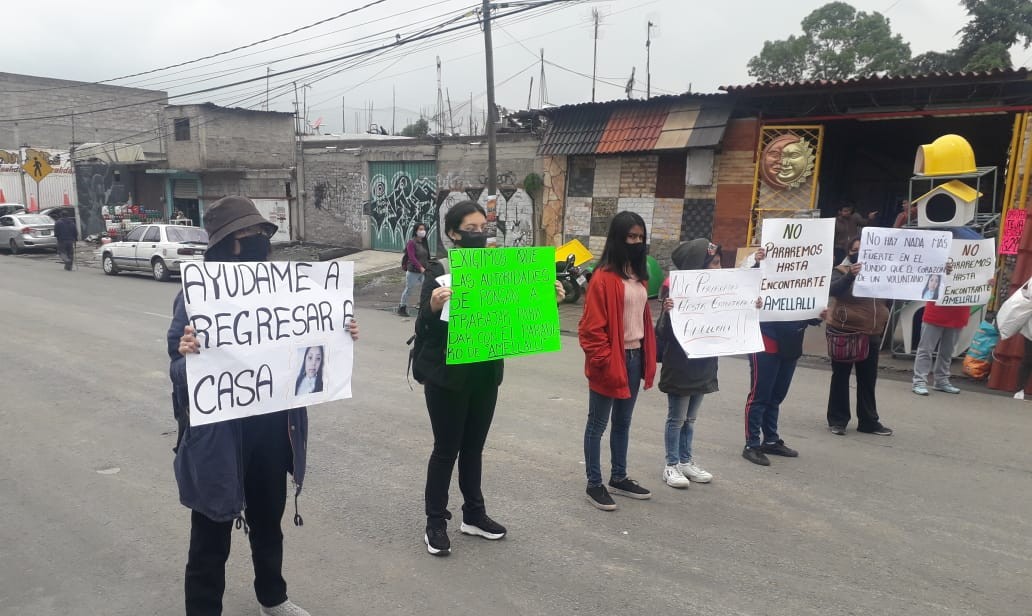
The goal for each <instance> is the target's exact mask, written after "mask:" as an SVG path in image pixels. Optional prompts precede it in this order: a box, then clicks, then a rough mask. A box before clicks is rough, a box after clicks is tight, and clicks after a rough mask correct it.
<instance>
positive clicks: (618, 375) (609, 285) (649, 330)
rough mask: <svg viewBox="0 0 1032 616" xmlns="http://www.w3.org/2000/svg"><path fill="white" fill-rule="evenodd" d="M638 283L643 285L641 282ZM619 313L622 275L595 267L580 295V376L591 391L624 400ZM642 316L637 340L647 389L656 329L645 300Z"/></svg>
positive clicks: (624, 368) (626, 391) (626, 386)
mask: <svg viewBox="0 0 1032 616" xmlns="http://www.w3.org/2000/svg"><path fill="white" fill-rule="evenodd" d="M641 284H642V285H645V282H642V283H641ZM623 317H624V279H623V278H621V277H620V276H619V275H618V274H616V273H614V272H611V271H609V270H607V269H597V270H595V273H594V274H592V275H591V283H590V284H589V285H588V294H587V296H586V297H585V299H584V314H582V315H581V320H580V325H579V326H578V328H577V335H578V337H579V338H580V345H581V348H582V349H584V376H586V377H588V387H590V388H591V391H594V392H596V393H600V394H602V395H603V396H607V397H609V398H619V399H623V400H625V399H627V398H630V397H631V389H630V387H629V384H628V382H627V363H626V361H625V360H624V346H623ZM642 318H643V319H645V337H644V338H643V339H642V341H641V354H642V362H643V366H642V367H643V369H644V370H643V373H644V381H645V389H649V388H650V387H652V381H653V380H654V379H655V378H656V330H655V328H654V326H653V324H652V313H651V312H650V311H649V305H648V303H647V302H646V304H645V312H644V314H643V315H642Z"/></svg>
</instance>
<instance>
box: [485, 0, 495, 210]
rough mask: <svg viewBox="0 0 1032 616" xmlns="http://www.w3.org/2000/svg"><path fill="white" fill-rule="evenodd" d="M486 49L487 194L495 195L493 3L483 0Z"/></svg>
mask: <svg viewBox="0 0 1032 616" xmlns="http://www.w3.org/2000/svg"><path fill="white" fill-rule="evenodd" d="M483 12H484V51H485V56H486V58H487V194H488V195H494V194H495V191H496V189H497V188H498V186H497V179H498V160H497V158H496V152H495V121H496V115H497V109H496V108H495V90H494V47H493V45H492V43H491V3H490V2H488V0H483Z"/></svg>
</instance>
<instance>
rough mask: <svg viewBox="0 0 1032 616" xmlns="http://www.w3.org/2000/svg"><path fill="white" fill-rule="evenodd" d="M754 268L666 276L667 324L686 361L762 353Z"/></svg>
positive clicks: (758, 275) (757, 275) (757, 277)
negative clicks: (670, 306)
mask: <svg viewBox="0 0 1032 616" xmlns="http://www.w3.org/2000/svg"><path fill="white" fill-rule="evenodd" d="M762 278H763V275H762V274H761V273H760V270H759V269H726V270H709V269H707V270H682V271H673V272H670V297H671V298H672V299H673V300H674V308H673V310H672V311H671V312H670V324H671V327H672V329H673V332H674V336H675V337H676V338H677V342H678V343H680V345H681V348H682V349H684V352H685V354H686V355H687V356H688V357H717V356H721V355H740V354H743V353H755V352H757V351H762V350H763V337H762V336H761V335H760V318H759V317H760V310H759V309H758V308H757V307H756V298H757V297H759V296H760V281H761V280H762Z"/></svg>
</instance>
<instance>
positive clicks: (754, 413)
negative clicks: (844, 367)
mask: <svg viewBox="0 0 1032 616" xmlns="http://www.w3.org/2000/svg"><path fill="white" fill-rule="evenodd" d="M797 361H798V360H796V359H785V358H784V357H782V356H780V355H778V354H777V353H753V354H752V355H750V356H749V368H750V370H749V372H750V375H751V377H752V388H751V389H750V391H749V398H748V399H747V400H746V402H745V446H746V447H759V446H760V445H764V444H766V445H773V444H774V443H776V442H778V441H779V440H781V437H779V436H778V414H779V413H780V412H781V403H782V402H784V401H785V397H786V396H787V395H788V388H789V387H790V386H791V385H792V375H794V374H795V369H796V362H797ZM847 378H848V377H847ZM847 406H848V403H847Z"/></svg>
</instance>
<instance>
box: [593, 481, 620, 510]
mask: <svg viewBox="0 0 1032 616" xmlns="http://www.w3.org/2000/svg"><path fill="white" fill-rule="evenodd" d="M588 502H590V503H591V504H592V505H594V506H596V507H598V508H599V509H601V510H602V511H615V510H616V503H615V502H614V501H613V497H612V496H610V495H609V490H607V489H606V487H605V486H596V487H593V488H592V487H589V488H588Z"/></svg>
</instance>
